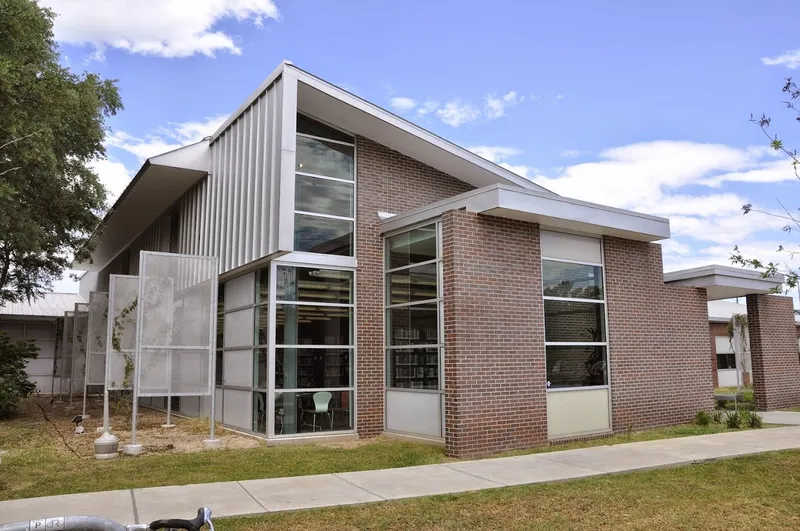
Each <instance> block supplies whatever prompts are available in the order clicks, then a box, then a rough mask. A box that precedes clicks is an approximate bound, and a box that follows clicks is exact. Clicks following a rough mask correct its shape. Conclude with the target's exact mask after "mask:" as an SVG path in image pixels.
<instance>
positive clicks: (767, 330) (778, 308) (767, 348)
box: [747, 295, 800, 411]
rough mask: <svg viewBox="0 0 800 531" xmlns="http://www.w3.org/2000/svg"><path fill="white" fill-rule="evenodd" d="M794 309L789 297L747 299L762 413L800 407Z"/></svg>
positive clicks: (755, 395)
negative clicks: (799, 405)
mask: <svg viewBox="0 0 800 531" xmlns="http://www.w3.org/2000/svg"><path fill="white" fill-rule="evenodd" d="M793 310H794V307H793V305H792V299H791V298H789V297H778V296H775V295H748V296H747V325H748V330H749V332H750V363H751V365H752V368H753V398H754V399H755V403H756V408H757V409H759V410H761V411H771V410H774V409H782V408H786V407H790V406H796V405H798V404H800V362H798V353H797V329H796V326H795V322H794V311H793Z"/></svg>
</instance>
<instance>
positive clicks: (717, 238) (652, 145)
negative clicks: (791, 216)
mask: <svg viewBox="0 0 800 531" xmlns="http://www.w3.org/2000/svg"><path fill="white" fill-rule="evenodd" d="M765 157H769V158H765ZM782 163H783V164H784V170H786V171H783V172H781V171H780V170H779V168H777V167H776V161H775V160H773V159H772V156H771V154H769V152H768V151H765V150H763V149H760V148H735V147H731V146H726V145H720V144H699V143H694V142H686V141H654V142H642V143H638V144H632V145H627V146H620V147H615V148H611V149H606V150H604V151H602V152H601V153H600V154H599V158H598V160H595V161H591V162H581V163H576V164H573V165H570V166H567V167H565V168H563V169H562V170H561V171H558V172H556V174H555V175H554V176H542V175H541V174H539V175H536V176H535V177H532V178H533V180H534V181H535V182H537V183H538V184H541V185H542V186H544V187H546V188H548V189H550V190H552V191H554V192H556V193H559V194H563V195H565V196H567V197H574V198H576V199H584V200H587V201H592V202H595V203H600V204H605V205H610V206H616V207H620V208H626V209H631V210H636V211H639V212H643V213H647V214H652V215H658V216H663V217H667V218H669V220H670V229H671V232H672V237H673V238H674V241H672V242H670V243H666V244H665V247H664V256H665V258H664V264H665V267H666V268H667V269H668V270H669V269H678V268H684V267H692V266H693V265H701V264H708V263H712V262H717V263H721V264H723V265H724V264H729V263H730V261H729V258H730V254H731V251H732V249H733V246H734V245H739V246H740V247H741V248H743V249H745V250H746V249H752V251H750V252H752V254H750V255H749V256H756V257H759V258H762V257H778V258H780V256H777V255H776V254H775V249H776V248H777V244H774V242H769V244H768V245H764V241H767V240H769V239H770V238H779V237H780V236H779V235H780V230H781V228H782V227H783V226H784V225H785V224H786V221H785V220H783V219H780V218H776V217H774V216H769V215H764V214H759V213H757V212H752V213H750V214H748V215H743V213H742V210H741V206H742V205H743V204H745V203H749V202H751V199H750V198H748V197H746V196H744V195H742V194H739V193H733V192H731V191H727V190H719V191H716V190H715V188H712V187H710V185H713V186H714V187H717V188H719V187H721V186H722V185H723V184H724V183H725V182H730V181H741V182H774V181H776V180H784V179H790V178H791V179H794V178H795V177H794V175H793V173H792V171H791V167H790V166H789V167H787V166H788V165H787V164H786V162H785V161H782ZM704 185H705V186H709V188H708V191H707V192H701V193H698V192H697V186H704ZM687 187H692V188H687ZM757 208H759V209H760V210H763V211H766V212H769V213H772V214H778V215H780V214H781V212H780V210H779V206H778V205H777V204H768V205H766V206H765V205H760V206H759V205H757ZM783 258H784V259H785V257H783Z"/></svg>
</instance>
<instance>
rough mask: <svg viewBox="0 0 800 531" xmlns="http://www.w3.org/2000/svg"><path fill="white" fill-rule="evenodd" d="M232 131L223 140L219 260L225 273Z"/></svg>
mask: <svg viewBox="0 0 800 531" xmlns="http://www.w3.org/2000/svg"><path fill="white" fill-rule="evenodd" d="M232 134H233V133H232V131H231V130H230V129H229V130H228V131H226V132H225V136H224V137H223V138H222V156H223V160H222V164H223V166H222V180H221V182H220V186H221V191H222V201H221V202H220V216H219V219H220V221H221V222H222V227H221V228H220V234H219V245H220V249H219V258H220V261H221V262H222V269H223V271H227V270H228V265H229V264H228V254H227V242H228V241H229V240H228V225H229V223H228V215H229V212H230V209H229V208H228V195H229V194H230V175H231V156H230V149H231V136H232Z"/></svg>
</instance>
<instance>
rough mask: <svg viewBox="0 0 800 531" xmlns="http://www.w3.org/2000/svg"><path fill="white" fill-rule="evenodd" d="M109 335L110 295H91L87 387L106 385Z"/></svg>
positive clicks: (87, 347) (92, 293)
mask: <svg viewBox="0 0 800 531" xmlns="http://www.w3.org/2000/svg"><path fill="white" fill-rule="evenodd" d="M107 335H108V293H100V292H96V291H93V292H91V293H90V294H89V322H88V337H87V344H86V385H105V383H106V340H107Z"/></svg>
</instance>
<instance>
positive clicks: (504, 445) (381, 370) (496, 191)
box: [76, 62, 800, 456]
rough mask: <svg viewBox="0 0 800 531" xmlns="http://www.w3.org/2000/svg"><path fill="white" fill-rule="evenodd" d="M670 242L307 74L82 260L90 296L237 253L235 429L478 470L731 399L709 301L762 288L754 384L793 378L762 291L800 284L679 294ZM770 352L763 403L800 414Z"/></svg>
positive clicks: (274, 89)
mask: <svg viewBox="0 0 800 531" xmlns="http://www.w3.org/2000/svg"><path fill="white" fill-rule="evenodd" d="M668 237H669V221H668V220H666V219H664V218H660V217H656V216H650V215H646V214H643V213H640V212H632V211H626V210H621V209H617V208H611V207H607V206H604V205H599V204H594V203H589V202H585V201H578V200H574V199H570V198H568V197H564V196H560V195H557V194H555V193H553V192H551V191H549V190H546V189H544V188H542V187H540V186H537V185H536V184H534V183H533V182H531V181H529V180H527V179H524V178H522V177H520V176H518V175H516V174H514V173H512V172H510V171H508V170H506V169H504V168H501V167H499V166H497V165H495V164H492V163H491V162H489V161H487V160H484V159H482V158H481V157H479V156H477V155H475V154H474V153H471V152H470V151H468V150H466V149H464V148H461V147H459V146H457V145H455V144H453V143H451V142H448V141H447V140H445V139H443V138H441V137H439V136H437V135H434V134H433V133H430V132H428V131H426V130H424V129H422V128H420V127H419V126H417V125H415V124H412V123H410V122H408V121H406V120H404V119H402V118H400V117H398V116H395V115H393V114H391V113H390V112H388V111H386V110H384V109H382V108H380V107H378V106H376V105H374V104H372V103H369V102H367V101H365V100H363V99H361V98H359V97H357V96H355V95H353V94H351V93H349V92H347V91H345V90H343V89H341V88H339V87H336V86H334V85H332V84H330V83H328V82H326V81H324V80H322V79H319V78H318V77H316V76H314V75H312V74H310V73H308V72H306V71H304V70H302V69H300V68H297V67H296V66H293V65H292V64H290V63H288V62H287V63H282V64H281V65H279V67H278V68H277V69H276V70H275V71H274V72H273V73H272V74H271V75H270V76H269V77H268V78H267V79H266V80H265V82H264V83H263V84H262V85H261V86H260V87H258V88H257V89H256V90H255V92H253V94H252V95H251V96H250V97H249V98H248V99H247V100H246V101H245V102H244V103H243V104H242V106H241V107H240V108H239V109H237V110H236V111H235V112H234V113H233V114H232V115H231V116H230V118H229V119H228V120H226V122H225V123H224V124H222V126H221V127H220V128H219V130H217V131H216V132H215V133H214V134H213V135H211V137H209V138H207V139H205V140H203V141H202V142H200V143H197V144H194V145H191V146H187V147H184V148H181V149H179V150H176V151H173V152H169V153H165V154H163V155H159V156H156V157H152V158H150V159H148V160H147V161H146V162H145V164H144V165H143V166H142V168H141V170H140V171H139V172H138V173H137V175H136V177H135V178H134V179H133V181H132V182H131V184H130V185H129V186H128V188H127V189H126V190H125V192H124V193H123V194H122V196H121V197H120V198H119V200H118V201H117V203H116V204H115V205H114V208H113V209H112V210H111V211H110V213H109V214H108V215H107V216H106V218H105V219H104V221H103V227H102V231H101V232H100V231H99V232H98V235H97V236H96V238H95V239H96V243H97V246H96V249H95V251H94V253H93V255H92V261H91V263H87V264H82V265H78V266H76V267H78V268H81V267H82V268H83V269H85V270H86V271H87V273H86V274H85V275H84V276H83V279H82V281H81V293H82V295H83V297H84V298H85V299H87V300H88V295H89V293H90V292H91V291H105V290H106V289H107V288H108V281H109V276H110V275H112V274H126V275H136V274H137V273H138V271H137V268H138V253H139V251H141V250H155V251H169V252H176V253H182V254H193V255H213V256H216V257H218V259H219V263H220V270H219V311H218V315H219V319H218V325H217V329H218V339H217V344H216V349H217V356H216V394H215V397H216V405H217V407H216V411H217V418H218V420H220V421H221V422H223V423H224V424H226V425H229V426H232V427H236V428H238V429H243V430H247V431H250V432H254V433H258V434H261V435H263V436H265V437H266V438H268V439H269V440H270V441H274V442H280V441H285V440H297V439H300V438H304V437H306V438H312V439H313V438H315V437H321V436H325V437H352V436H356V435H359V436H363V437H368V436H373V435H377V434H381V433H391V434H395V435H398V436H407V437H414V438H419V439H424V440H430V441H436V442H440V443H442V444H445V445H446V447H447V450H448V452H449V453H450V454H451V455H456V456H467V455H482V454H488V453H491V452H496V451H499V450H504V449H511V448H520V447H526V446H531V445H535V444H541V443H543V442H546V441H547V440H548V439H562V438H574V437H585V436H594V435H597V434H603V433H608V432H611V431H616V430H625V429H629V428H645V427H651V426H658V425H664V424H670V423H680V422H686V421H688V420H689V419H691V418H692V417H693V416H694V414H695V413H696V412H697V411H698V410H700V409H706V408H710V407H711V406H712V396H713V379H712V374H711V373H710V372H709V371H708V360H709V345H710V335H709V327H708V310H707V306H706V304H707V301H708V300H709V299H714V298H727V297H730V296H734V295H731V293H736V294H741V295H742V296H744V295H748V296H749V299H748V304H750V303H752V305H753V309H752V310H751V312H750V313H751V315H753V314H754V313H755V314H757V315H758V316H761V317H763V318H761V319H759V318H758V317H756V318H753V317H752V316H751V337H752V340H751V342H752V351H753V354H752V355H753V359H754V369H755V368H756V365H758V364H759V363H762V362H761V361H756V359H757V358H758V360H762V353H763V352H764V351H765V349H767V350H770V353H771V355H772V353H773V352H774V353H777V354H776V355H775V357H774V358H775V359H776V360H781V361H780V363H783V361H782V360H784V359H785V358H786V357H787V356H788V347H787V344H786V341H785V337H784V336H785V335H786V334H783V335H781V334H777V335H775V334H773V332H775V331H776V330H778V331H780V330H782V328H781V327H784V328H785V325H786V322H785V319H783V320H781V319H771V317H770V316H772V315H783V313H786V315H789V314H790V312H791V301H790V300H788V299H786V300H784V299H781V298H779V297H772V296H766V295H763V294H764V293H767V292H768V291H769V290H770V289H771V288H773V287H774V286H776V285H778V284H780V282H781V281H782V279H781V278H779V277H773V278H767V279H764V278H761V276H760V275H758V274H757V273H747V272H741V271H740V270H732V269H731V268H719V267H716V268H712V270H711V271H710V272H709V271H705V270H704V271H699V270H693V271H686V272H680V274H679V275H677V276H673V277H671V278H667V279H666V280H667V282H665V278H664V275H663V271H662V261H661V247H660V246H659V245H657V244H656V243H654V242H658V241H660V240H664V239H666V238H668ZM709 279H710V280H709ZM787 300H788V302H789V304H788V305H787V304H786V301H787ZM789 319H792V318H791V317H789ZM754 329H755V330H754ZM791 332H792V334H793V333H794V328H793V320H792V323H791ZM773 336H774V337H773ZM791 347H792V349H793V350H796V341H795V340H792V342H791ZM792 355H793V356H794V359H795V362H796V352H793V354H792ZM763 359H765V360H766V361H764V363H762V365H764V366H765V367H766V369H765V374H768V375H769V377H768V378H766V379H765V382H766V383H765V387H764V389H763V390H761V391H758V388H757V394H758V395H759V396H761V397H762V399H763V400H764V401H765V402H764V403H765V404H766V403H769V404H773V403H774V404H778V403H784V402H793V401H797V402H800V393H798V392H796V391H793V390H791V389H788V388H787V387H786V386H784V383H783V380H780V378H783V376H780V375H777V376H776V374H777V373H775V374H773V372H772V371H771V368H770V367H771V366H770V363H771V360H772V358H770V359H766V357H763ZM795 364H796V363H795ZM756 372H757V371H756ZM794 372H798V371H797V368H796V367H795V370H794ZM793 374H794V373H792V375H793ZM798 376H800V374H798ZM776 378H777V380H776ZM778 380H780V381H778ZM776 382H777V383H776ZM759 393H760V394H759ZM177 407H178V408H179V409H180V410H181V411H184V412H186V413H191V414H198V413H202V412H203V411H205V410H206V408H207V404H204V403H203V402H202V400H201V401H200V402H198V403H195V402H190V401H188V400H181V401H180V404H179V405H178V406H177Z"/></svg>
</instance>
